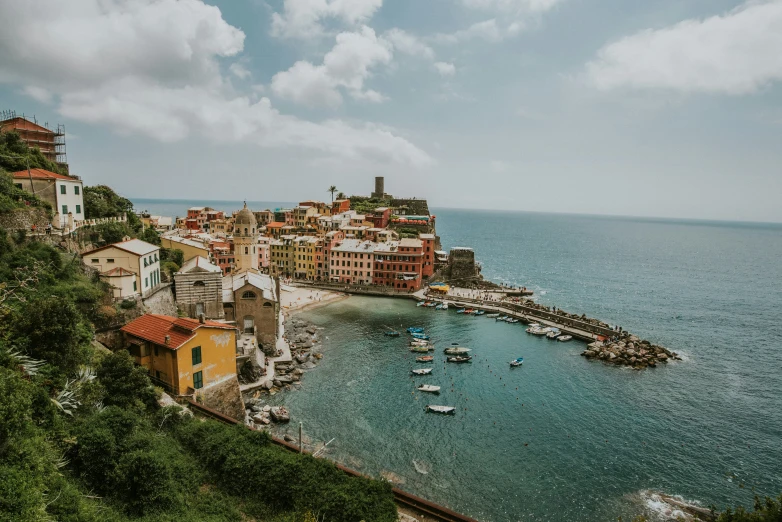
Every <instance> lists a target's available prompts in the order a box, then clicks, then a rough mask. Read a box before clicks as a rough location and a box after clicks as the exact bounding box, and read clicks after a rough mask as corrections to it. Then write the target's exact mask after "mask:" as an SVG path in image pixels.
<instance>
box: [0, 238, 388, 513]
mask: <svg viewBox="0 0 782 522" xmlns="http://www.w3.org/2000/svg"><path fill="white" fill-rule="evenodd" d="M180 255H181V252H180V253H179V254H177V253H176V251H171V261H170V262H172V263H175V262H176V260H179V259H180V257H179V256H180ZM107 303H111V300H110V298H109V297H108V294H107V288H106V287H105V285H103V284H102V283H100V281H98V280H97V279H93V278H92V277H91V276H89V275H87V273H85V272H83V271H82V267H81V264H80V262H79V260H78V258H74V257H72V256H70V255H64V254H61V253H60V252H58V251H57V250H55V249H53V248H52V247H49V246H47V245H45V244H43V243H38V242H34V241H33V242H28V241H26V239H25V237H24V234H19V235H17V237H15V238H11V237H9V236H8V234H7V233H6V232H5V231H4V230H2V229H0V396H1V397H2V398H3V399H2V400H1V401H0V419H2V421H0V520H14V521H21V522H28V521H30V522H33V521H47V520H58V521H67V522H93V521H95V522H97V521H116V522H124V521H135V520H143V521H147V522H163V521H166V522H168V521H172V522H173V521H175V520H199V521H214V522H217V521H237V522H238V521H250V520H264V521H271V522H304V521H307V522H310V521H315V520H328V521H358V520H365V521H367V522H370V521H389V522H390V521H392V520H396V509H395V506H394V502H393V495H392V493H391V488H390V486H389V485H388V484H386V483H383V482H377V481H373V480H369V479H363V478H355V477H350V476H348V475H345V474H344V473H342V472H341V471H339V470H338V469H337V468H336V467H335V466H334V465H333V464H331V463H329V462H327V461H324V460H320V459H315V458H313V457H311V456H306V455H304V456H303V455H299V454H296V453H291V452H289V451H287V450H285V449H283V448H281V447H279V446H276V445H274V444H273V443H272V442H271V440H270V439H269V437H268V436H267V435H265V434H263V433H259V432H254V431H251V430H249V429H247V428H245V427H243V426H228V425H224V424H220V423H217V422H215V421H211V420H202V419H198V418H193V417H192V416H191V415H189V414H188V413H187V412H186V411H185V410H183V409H181V408H179V407H169V408H163V409H161V408H159V407H158V405H157V400H156V399H157V397H156V391H155V389H154V388H153V387H152V385H151V383H150V380H149V377H148V375H147V373H146V371H145V370H143V369H141V368H140V367H137V366H135V365H134V363H133V360H132V358H131V357H130V355H129V354H128V353H127V352H125V351H119V352H117V353H113V354H112V353H106V352H105V350H99V349H96V348H93V346H92V344H91V339H92V331H93V325H94V324H99V323H100V321H102V320H104V319H105V317H106V314H107V312H106V308H107V307H108V308H110V309H112V310H114V308H113V304H111V305H109V304H107Z"/></svg>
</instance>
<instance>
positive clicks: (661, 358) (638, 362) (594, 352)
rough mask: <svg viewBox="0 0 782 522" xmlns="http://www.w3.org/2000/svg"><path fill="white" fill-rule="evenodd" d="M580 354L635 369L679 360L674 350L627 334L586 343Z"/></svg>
mask: <svg viewBox="0 0 782 522" xmlns="http://www.w3.org/2000/svg"><path fill="white" fill-rule="evenodd" d="M581 355H582V356H583V357H586V358H588V359H600V360H601V361H603V362H606V363H609V364H615V365H618V366H632V367H633V368H634V369H636V370H642V369H644V368H654V367H656V366H657V365H658V364H661V363H667V362H668V361H671V360H676V361H681V357H679V355H678V354H677V353H676V352H672V351H670V350H668V349H667V348H664V347H662V346H659V345H656V344H652V343H650V342H649V341H646V340H641V339H639V338H638V337H637V336H635V335H627V336H625V337H621V338H619V339H617V340H613V341H602V342H601V341H595V342H593V343H592V344H590V345H588V346H587V349H586V350H584V352H582V353H581Z"/></svg>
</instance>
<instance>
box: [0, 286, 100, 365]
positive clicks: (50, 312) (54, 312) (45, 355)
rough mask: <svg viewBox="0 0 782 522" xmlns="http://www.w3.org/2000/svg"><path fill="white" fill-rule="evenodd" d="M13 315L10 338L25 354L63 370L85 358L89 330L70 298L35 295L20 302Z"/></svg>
mask: <svg viewBox="0 0 782 522" xmlns="http://www.w3.org/2000/svg"><path fill="white" fill-rule="evenodd" d="M15 315H16V316H15V318H14V320H13V321H12V323H13V325H14V333H13V338H14V339H15V340H17V341H18V343H19V345H21V346H20V347H21V348H22V349H23V350H24V351H25V352H26V353H27V354H28V355H30V356H31V357H34V358H36V359H43V360H45V361H46V362H48V363H49V364H52V365H54V366H56V367H58V368H59V369H60V370H62V371H63V372H64V373H66V374H72V373H73V372H75V371H76V369H77V368H78V367H79V365H81V364H83V363H84V362H85V360H86V356H87V352H86V350H85V348H86V346H87V344H88V343H89V341H90V338H91V332H90V328H89V327H88V326H87V325H86V324H85V323H84V321H83V319H82V317H81V314H80V313H79V311H78V310H77V308H76V305H75V304H74V303H73V302H71V301H70V300H67V299H60V298H58V297H55V296H47V297H38V298H36V299H31V300H29V301H27V302H26V303H24V305H23V306H22V307H21V309H20V310H19V311H18V312H17V313H16V314H15Z"/></svg>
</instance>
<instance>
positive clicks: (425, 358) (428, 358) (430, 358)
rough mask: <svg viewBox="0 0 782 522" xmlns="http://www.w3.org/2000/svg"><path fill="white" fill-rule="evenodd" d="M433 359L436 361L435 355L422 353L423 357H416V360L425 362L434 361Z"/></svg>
mask: <svg viewBox="0 0 782 522" xmlns="http://www.w3.org/2000/svg"><path fill="white" fill-rule="evenodd" d="M432 361H434V356H433V355H422V356H421V357H416V358H415V362H422V363H425V362H432Z"/></svg>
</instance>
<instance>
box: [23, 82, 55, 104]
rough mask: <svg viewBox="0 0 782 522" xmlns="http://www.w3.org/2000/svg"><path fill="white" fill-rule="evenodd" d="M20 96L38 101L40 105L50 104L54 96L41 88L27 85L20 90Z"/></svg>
mask: <svg viewBox="0 0 782 522" xmlns="http://www.w3.org/2000/svg"><path fill="white" fill-rule="evenodd" d="M22 94H25V95H27V96H29V97H30V98H32V99H34V100H36V101H39V102H41V103H51V102H52V99H53V98H54V95H52V93H51V92H50V91H48V90H46V89H44V88H43V87H36V86H34V85H28V86H27V87H25V88H24V89H23V90H22Z"/></svg>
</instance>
